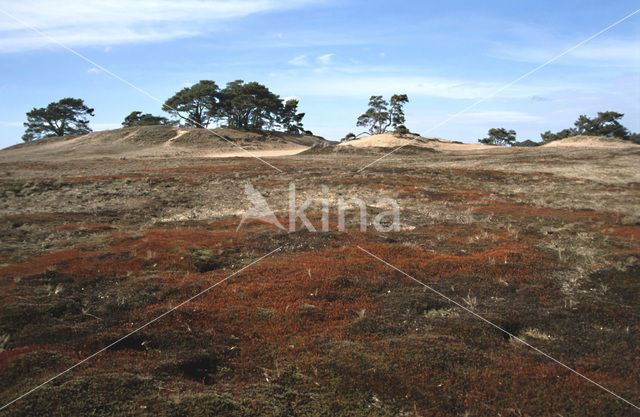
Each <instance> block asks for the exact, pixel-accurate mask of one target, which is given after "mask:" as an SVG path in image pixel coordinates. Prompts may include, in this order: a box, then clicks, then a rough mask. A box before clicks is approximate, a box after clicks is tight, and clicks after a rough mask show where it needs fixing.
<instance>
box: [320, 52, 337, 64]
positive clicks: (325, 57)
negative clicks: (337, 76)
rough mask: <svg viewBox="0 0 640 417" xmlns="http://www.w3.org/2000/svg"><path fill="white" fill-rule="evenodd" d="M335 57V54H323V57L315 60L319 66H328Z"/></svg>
mask: <svg viewBox="0 0 640 417" xmlns="http://www.w3.org/2000/svg"><path fill="white" fill-rule="evenodd" d="M334 56H335V54H324V55H320V56H319V57H318V58H316V59H317V60H318V62H319V63H320V64H321V65H329V64H331V59H332V58H333V57H334Z"/></svg>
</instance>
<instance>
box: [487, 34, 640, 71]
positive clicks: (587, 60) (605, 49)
mask: <svg viewBox="0 0 640 417" xmlns="http://www.w3.org/2000/svg"><path fill="white" fill-rule="evenodd" d="M571 46H572V45H571V44H569V43H562V42H557V43H551V44H546V43H545V44H543V45H522V44H520V45H514V44H512V45H501V46H499V47H496V48H495V49H494V51H493V55H494V56H496V57H499V58H503V59H509V60H513V61H518V62H531V63H534V62H544V61H546V60H547V59H549V58H550V57H553V56H555V55H557V54H558V52H561V51H562V50H566V49H568V48H569V47H571ZM557 64H561V65H562V64H564V65H567V64H569V65H580V66H585V65H586V66H602V65H605V66H615V67H636V68H637V66H638V65H639V64H640V40H638V39H629V40H623V39H607V40H597V41H592V42H590V43H588V44H586V45H583V46H581V47H580V48H577V49H576V50H574V51H572V52H571V53H569V54H567V56H565V57H563V58H562V59H561V60H559V61H558V62H557Z"/></svg>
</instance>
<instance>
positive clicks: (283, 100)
mask: <svg viewBox="0 0 640 417" xmlns="http://www.w3.org/2000/svg"><path fill="white" fill-rule="evenodd" d="M280 100H282V102H283V103H286V102H287V101H289V100H298V101H300V97H298V96H287V97H281V98H280Z"/></svg>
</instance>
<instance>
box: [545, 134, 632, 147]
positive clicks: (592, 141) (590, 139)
mask: <svg viewBox="0 0 640 417" xmlns="http://www.w3.org/2000/svg"><path fill="white" fill-rule="evenodd" d="M542 146H544V147H548V148H556V147H564V146H568V147H589V148H629V147H631V148H638V147H639V146H640V145H637V144H635V143H633V142H629V141H626V140H622V139H617V138H608V137H606V136H582V135H580V136H572V137H570V138H566V139H561V140H555V141H553V142H550V143H547V144H546V145H542Z"/></svg>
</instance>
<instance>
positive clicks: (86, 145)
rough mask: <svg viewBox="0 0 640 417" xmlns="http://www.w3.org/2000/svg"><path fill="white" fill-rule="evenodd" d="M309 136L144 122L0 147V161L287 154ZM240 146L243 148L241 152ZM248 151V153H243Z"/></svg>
mask: <svg viewBox="0 0 640 417" xmlns="http://www.w3.org/2000/svg"><path fill="white" fill-rule="evenodd" d="M328 143H329V142H327V141H325V140H324V139H323V138H321V137H318V136H311V135H291V134H286V133H282V132H251V131H241V130H235V129H213V131H208V130H206V129H185V128H174V127H168V126H145V127H134V128H123V129H116V130H107V131H101V132H92V133H89V134H87V135H82V136H76V137H64V138H45V139H41V140H38V141H34V142H30V143H23V144H19V145H15V146H12V147H9V148H6V149H3V150H1V151H0V160H1V161H3V162H11V161H27V160H41V161H43V160H46V161H59V160H68V159H70V158H71V159H74V160H87V159H88V160H90V159H139V158H153V159H157V158H175V157H195V158H200V157H205V158H219V157H238V156H240V157H243V156H251V155H253V156H258V157H267V156H287V155H294V154H297V153H299V152H302V151H304V150H306V149H308V148H310V147H311V146H314V145H317V144H328ZM245 150H246V151H245ZM249 153H251V155H249Z"/></svg>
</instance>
